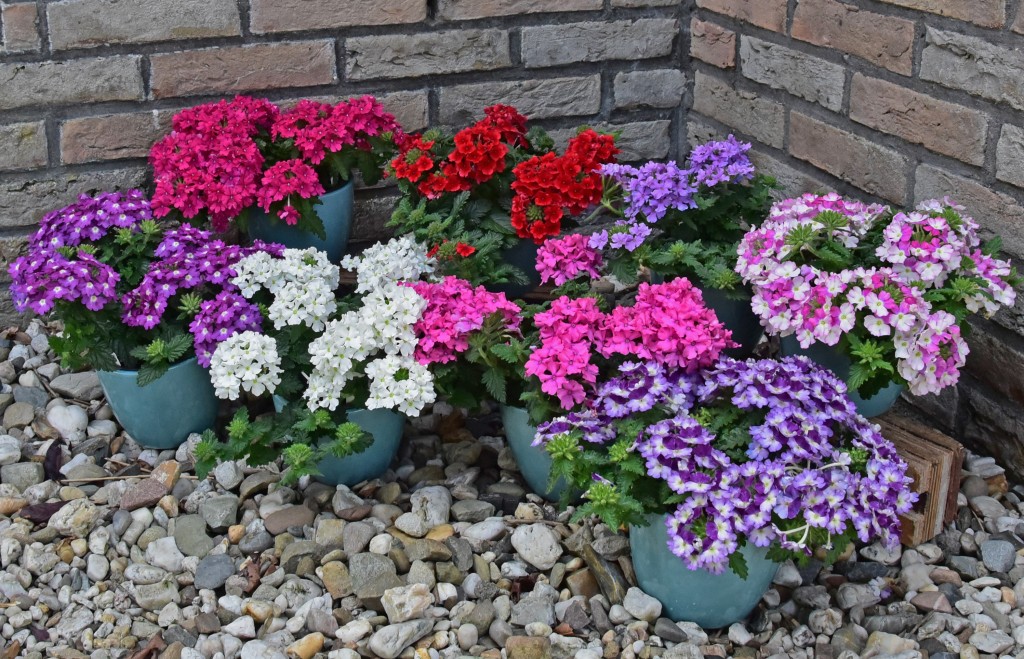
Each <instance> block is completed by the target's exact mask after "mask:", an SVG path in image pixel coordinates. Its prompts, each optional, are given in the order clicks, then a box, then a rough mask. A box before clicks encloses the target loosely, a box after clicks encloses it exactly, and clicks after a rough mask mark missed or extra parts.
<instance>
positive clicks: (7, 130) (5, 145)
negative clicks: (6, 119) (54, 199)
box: [0, 121, 46, 171]
mask: <svg viewBox="0 0 1024 659" xmlns="http://www.w3.org/2000/svg"><path fill="white" fill-rule="evenodd" d="M45 166H46V127H45V126H44V125H43V122H42V121H33V122H31V123H21V124H6V125H0V171H4V170H18V169H37V168H39V167H45Z"/></svg>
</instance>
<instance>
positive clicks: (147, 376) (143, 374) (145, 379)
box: [136, 362, 168, 387]
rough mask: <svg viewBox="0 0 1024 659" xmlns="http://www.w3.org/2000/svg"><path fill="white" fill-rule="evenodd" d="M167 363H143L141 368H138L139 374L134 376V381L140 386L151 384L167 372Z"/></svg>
mask: <svg viewBox="0 0 1024 659" xmlns="http://www.w3.org/2000/svg"><path fill="white" fill-rule="evenodd" d="M167 368H168V365H167V363H166V362H161V363H159V364H143V365H142V368H140V369H139V374H138V376H137V377H136V382H137V383H138V385H139V386H140V387H145V386H146V385H149V384H152V383H154V382H156V381H157V380H159V379H160V378H161V377H162V376H163V374H164V373H166V372H167Z"/></svg>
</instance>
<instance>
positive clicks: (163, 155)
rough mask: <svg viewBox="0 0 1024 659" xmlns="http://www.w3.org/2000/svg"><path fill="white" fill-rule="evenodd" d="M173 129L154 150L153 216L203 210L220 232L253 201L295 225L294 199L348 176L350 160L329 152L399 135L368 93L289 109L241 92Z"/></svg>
mask: <svg viewBox="0 0 1024 659" xmlns="http://www.w3.org/2000/svg"><path fill="white" fill-rule="evenodd" d="M172 128H173V129H172V131H171V133H170V134H169V135H167V136H166V137H164V138H163V139H161V140H160V141H158V142H157V143H156V144H154V145H153V148H152V149H151V150H150V154H149V159H150V163H151V164H152V166H153V172H154V180H155V183H156V190H155V192H154V194H153V209H154V214H155V215H156V216H157V217H163V216H165V215H167V214H168V213H170V212H171V211H172V210H176V211H178V212H180V213H181V215H182V216H183V217H185V218H195V217H200V216H203V215H205V216H206V217H208V218H209V220H210V222H211V224H212V226H213V228H214V230H216V231H224V230H226V229H227V227H228V224H229V223H230V221H231V220H232V219H233V218H235V217H237V216H238V215H239V214H240V213H242V211H244V210H246V209H248V208H251V207H253V206H255V205H259V206H260V207H262V208H263V209H264V210H265V211H267V212H270V211H271V207H272V206H273V207H274V208H276V214H277V216H278V217H279V218H281V219H282V220H284V221H285V222H286V223H288V224H295V223H296V222H298V221H299V219H300V212H299V210H298V209H297V208H296V206H295V205H294V204H293V200H294V199H295V198H300V199H309V198H313V197H316V196H319V195H321V194H323V192H324V190H325V185H326V184H327V183H328V182H331V183H337V182H338V181H337V178H341V179H348V178H349V171H348V167H349V165H346V164H343V163H341V162H340V160H332V159H330V158H327V156H328V155H329V154H336V153H339V152H342V151H344V150H346V149H355V150H357V151H362V152H368V151H370V149H371V144H370V141H371V140H373V139H375V138H380V137H382V136H384V135H387V134H390V133H399V134H400V129H399V127H398V124H397V123H396V122H395V119H394V117H393V116H391V115H390V114H388V113H387V112H385V111H384V108H383V107H382V106H381V105H380V104H379V103H378V102H377V101H376V100H374V99H373V97H371V96H364V97H361V98H354V99H351V100H349V101H345V102H342V103H338V104H336V105H333V106H332V105H327V104H324V103H317V102H315V101H309V100H303V101H300V102H299V103H298V104H297V105H296V106H295V107H294V108H292V109H291V110H287V111H281V110H280V109H279V108H278V107H277V106H276V105H274V104H273V103H271V102H270V101H267V100H265V99H254V98H248V97H245V96H238V97H236V98H235V99H234V100H231V101H220V102H217V103H207V104H204V105H198V106H195V107H192V108H188V109H186V110H182V111H181V112H179V113H178V114H177V115H175V117H174V120H173V124H172Z"/></svg>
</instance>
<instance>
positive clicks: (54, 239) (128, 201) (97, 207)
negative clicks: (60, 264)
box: [29, 190, 153, 249]
mask: <svg viewBox="0 0 1024 659" xmlns="http://www.w3.org/2000/svg"><path fill="white" fill-rule="evenodd" d="M152 217H153V212H152V209H151V208H150V205H149V201H147V199H146V194H145V193H144V192H143V191H142V190H129V191H127V192H100V193H98V194H97V195H96V196H93V197H91V196H89V195H86V194H83V195H80V196H79V197H78V201H76V202H75V203H73V204H71V205H70V206H65V207H64V208H61V209H59V210H55V211H50V212H49V213H47V214H46V215H44V216H43V219H42V221H41V222H40V223H39V229H38V230H37V231H36V232H35V234H34V235H33V236H32V238H30V239H29V247H31V248H33V249H42V248H44V247H49V248H52V249H56V248H58V247H75V246H77V245H80V244H82V243H83V242H91V243H94V242H96V241H98V240H99V239H101V238H103V237H104V236H106V235H107V234H108V233H109V232H110V231H111V230H113V229H118V228H120V229H127V228H132V227H136V226H138V224H139V222H143V221H145V220H148V219H151V218H152Z"/></svg>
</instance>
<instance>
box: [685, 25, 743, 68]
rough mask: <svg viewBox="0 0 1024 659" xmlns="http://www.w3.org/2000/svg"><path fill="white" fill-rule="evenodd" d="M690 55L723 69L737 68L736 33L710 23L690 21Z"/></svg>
mask: <svg viewBox="0 0 1024 659" xmlns="http://www.w3.org/2000/svg"><path fill="white" fill-rule="evenodd" d="M690 54H691V55H693V56H694V57H696V58H697V59H699V60H701V61H703V62H707V63H708V64H713V65H715V66H717V67H719V68H722V69H731V68H732V67H734V66H736V33H735V32H733V31H732V30H727V29H725V28H724V27H722V26H721V25H716V24H714V23H712V22H710V21H702V20H700V19H699V18H697V17H694V18H693V20H691V21H690Z"/></svg>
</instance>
